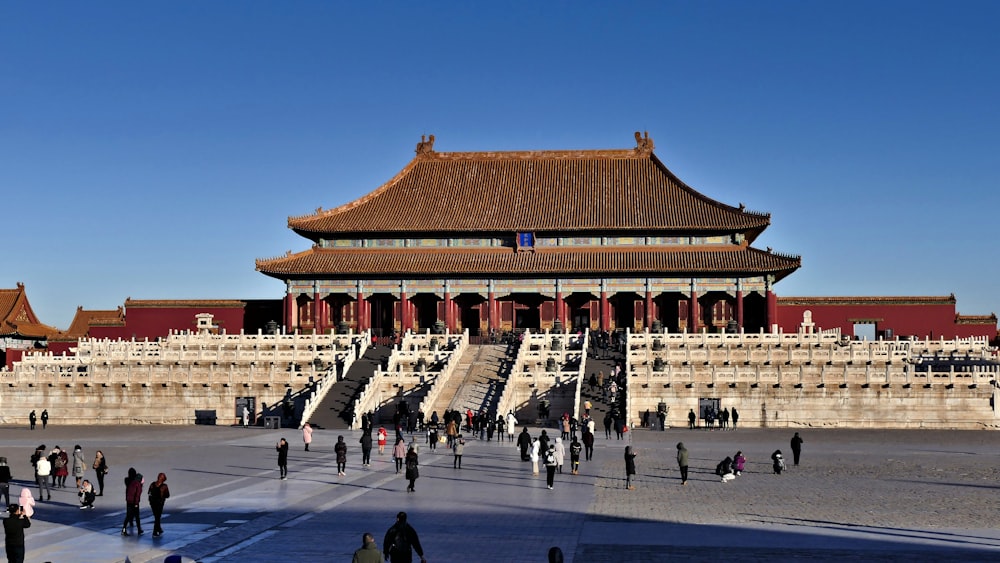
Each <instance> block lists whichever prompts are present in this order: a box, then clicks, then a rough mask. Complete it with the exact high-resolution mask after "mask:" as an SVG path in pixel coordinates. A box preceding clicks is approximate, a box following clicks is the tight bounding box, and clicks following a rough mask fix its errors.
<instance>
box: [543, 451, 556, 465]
mask: <svg viewBox="0 0 1000 563" xmlns="http://www.w3.org/2000/svg"><path fill="white" fill-rule="evenodd" d="M555 464H556V453H555V452H554V451H552V450H548V451H547V452H545V465H555Z"/></svg>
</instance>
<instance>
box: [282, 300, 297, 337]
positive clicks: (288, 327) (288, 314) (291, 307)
mask: <svg viewBox="0 0 1000 563" xmlns="http://www.w3.org/2000/svg"><path fill="white" fill-rule="evenodd" d="M284 308H285V310H284V313H285V315H284V316H285V332H294V327H293V326H292V323H294V322H295V298H294V297H293V296H292V293H291V291H289V292H288V293H286V294H285V304H284Z"/></svg>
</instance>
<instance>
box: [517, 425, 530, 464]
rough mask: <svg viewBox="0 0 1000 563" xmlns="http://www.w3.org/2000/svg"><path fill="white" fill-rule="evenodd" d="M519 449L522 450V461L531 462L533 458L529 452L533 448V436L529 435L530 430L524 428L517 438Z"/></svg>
mask: <svg viewBox="0 0 1000 563" xmlns="http://www.w3.org/2000/svg"><path fill="white" fill-rule="evenodd" d="M517 447H519V448H521V461H530V460H531V456H529V455H528V450H529V449H530V448H531V434H528V429H527V428H526V427H525V428H522V429H521V433H520V434H519V435H518V436H517Z"/></svg>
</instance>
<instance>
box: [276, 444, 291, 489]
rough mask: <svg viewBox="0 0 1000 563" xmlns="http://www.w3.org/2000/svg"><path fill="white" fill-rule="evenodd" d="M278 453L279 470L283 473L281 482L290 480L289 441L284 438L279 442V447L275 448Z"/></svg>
mask: <svg viewBox="0 0 1000 563" xmlns="http://www.w3.org/2000/svg"><path fill="white" fill-rule="evenodd" d="M274 449H275V450H277V451H278V470H279V471H280V472H281V480H282V481H284V480H285V479H288V441H287V440H285V439H284V438H282V439H280V440H278V445H276V446H275V447H274Z"/></svg>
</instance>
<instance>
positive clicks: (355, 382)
mask: <svg viewBox="0 0 1000 563" xmlns="http://www.w3.org/2000/svg"><path fill="white" fill-rule="evenodd" d="M391 353H392V348H390V347H388V346H372V347H370V348H368V349H367V350H365V353H364V355H362V356H361V357H360V358H358V359H357V360H356V361H355V362H354V365H352V366H351V369H349V370H347V373H345V374H344V375H343V377H341V379H340V381H338V382H336V383H334V384H333V386H332V387H330V390H329V391H327V393H326V395H325V396H324V397H323V400H322V401H321V402H320V404H319V406H318V407H317V408H316V411H315V412H314V413H313V415H312V416H311V417H310V419H309V423H310V424H311V425H312V426H314V427H316V428H330V429H338V430H340V429H344V430H346V429H348V428H350V424H351V421H352V420H353V415H354V410H353V409H354V401H355V399H357V395H358V393H359V392H360V391H361V389H362V388H363V387H364V385H365V383H367V382H368V380H369V379H371V377H372V375H373V374H374V373H375V370H377V369H379V368H380V367H381V366H384V365H385V362H386V360H388V358H389V355H390V354H391ZM303 422H304V421H303Z"/></svg>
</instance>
